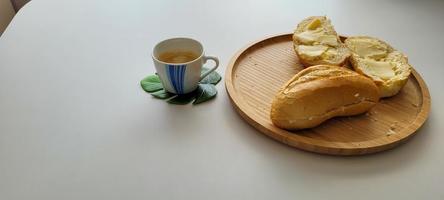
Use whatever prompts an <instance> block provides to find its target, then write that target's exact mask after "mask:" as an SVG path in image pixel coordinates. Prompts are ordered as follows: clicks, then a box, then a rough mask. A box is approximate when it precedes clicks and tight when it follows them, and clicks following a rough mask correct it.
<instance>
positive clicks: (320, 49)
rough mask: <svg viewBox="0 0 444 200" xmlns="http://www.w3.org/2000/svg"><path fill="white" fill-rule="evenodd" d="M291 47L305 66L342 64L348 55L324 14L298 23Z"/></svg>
mask: <svg viewBox="0 0 444 200" xmlns="http://www.w3.org/2000/svg"><path fill="white" fill-rule="evenodd" d="M293 47H294V50H295V52H296V54H297V55H298V57H299V60H300V62H301V63H302V64H303V65H304V66H305V67H309V66H312V65H321V64H325V65H337V66H342V65H344V64H345V63H346V61H347V59H348V57H349V56H350V52H349V50H348V49H347V47H346V46H345V45H344V44H343V43H342V42H341V40H340V38H339V36H338V34H337V33H336V31H335V29H334V28H333V25H332V24H331V22H330V20H329V19H328V18H327V17H325V16H312V17H308V18H306V19H304V20H303V21H302V22H301V23H299V24H298V25H297V28H296V30H295V31H294V34H293Z"/></svg>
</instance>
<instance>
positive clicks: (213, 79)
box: [200, 67, 222, 85]
mask: <svg viewBox="0 0 444 200" xmlns="http://www.w3.org/2000/svg"><path fill="white" fill-rule="evenodd" d="M208 70H210V69H208V68H206V67H202V73H201V74H203V73H205V72H207V71H208ZM221 79H222V77H221V76H220V75H219V74H218V73H217V72H216V71H213V72H211V73H210V74H208V76H206V77H205V78H203V79H202V80H201V81H200V83H203V84H208V83H211V84H213V85H216V84H217V83H219V81H220V80H221Z"/></svg>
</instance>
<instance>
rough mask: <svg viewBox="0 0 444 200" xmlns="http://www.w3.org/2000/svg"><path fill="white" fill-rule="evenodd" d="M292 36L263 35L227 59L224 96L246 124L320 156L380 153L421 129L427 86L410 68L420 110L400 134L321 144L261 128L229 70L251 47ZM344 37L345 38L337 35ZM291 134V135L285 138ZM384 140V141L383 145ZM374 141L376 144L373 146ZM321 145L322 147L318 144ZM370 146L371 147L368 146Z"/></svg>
mask: <svg viewBox="0 0 444 200" xmlns="http://www.w3.org/2000/svg"><path fill="white" fill-rule="evenodd" d="M291 35H292V33H281V34H275V35H271V36H265V37H263V38H261V39H258V40H255V41H253V42H250V43H249V44H247V45H245V46H244V47H242V48H241V49H240V50H238V51H237V52H236V53H235V54H234V55H233V56H232V58H231V59H230V62H229V64H228V66H227V69H226V71H225V88H226V90H227V93H228V97H229V98H230V101H231V104H232V105H233V107H234V108H235V110H236V111H237V112H238V113H239V114H240V115H241V117H242V118H243V119H244V120H245V121H247V123H248V124H250V125H251V126H253V127H254V128H256V129H257V130H259V131H260V132H261V133H263V134H265V135H267V136H268V137H271V138H273V139H274V140H277V141H279V142H281V143H284V144H286V145H289V146H292V147H296V148H298V149H301V150H305V151H310V152H315V153H321V154H330V155H363V154H370V153H376V152H380V151H384V150H387V149H391V148H393V147H395V146H397V145H398V144H401V143H402V142H404V141H406V140H407V139H409V138H411V137H412V136H414V135H415V134H416V133H417V131H418V130H419V129H420V128H421V126H422V125H423V124H424V123H425V121H426V120H427V118H428V116H429V113H430V107H431V98H430V93H429V90H428V88H427V85H426V83H425V81H424V80H423V79H422V77H421V76H420V75H419V73H418V72H417V71H416V70H415V69H414V68H413V67H412V74H411V75H412V77H413V78H414V79H415V80H416V82H417V83H418V86H419V88H420V90H421V95H422V105H421V108H420V111H419V112H418V114H417V115H416V118H415V119H414V120H413V122H412V123H411V124H410V125H409V126H407V127H404V128H403V129H402V130H401V132H398V133H397V134H395V135H392V136H390V137H378V138H374V139H372V140H366V141H363V142H349V143H345V142H329V141H323V140H317V139H312V138H308V137H303V136H300V135H297V134H294V133H291V132H289V131H286V130H283V129H280V128H277V127H275V126H271V129H270V128H268V127H266V126H265V125H263V124H262V123H264V122H262V123H261V121H260V120H255V119H253V117H252V114H251V113H249V112H248V110H247V108H246V107H247V106H246V105H243V104H244V103H243V102H242V101H241V100H240V99H239V97H238V96H237V95H235V94H236V90H235V88H234V85H233V81H232V77H233V75H234V74H233V71H234V69H235V66H236V62H237V61H238V59H239V57H240V56H241V55H242V54H243V53H244V52H246V51H247V50H248V49H250V48H251V47H253V46H255V45H258V44H259V43H261V42H264V41H267V40H271V39H275V38H280V37H291ZM341 37H346V36H341ZM288 134H292V135H288ZM383 141H384V142H383ZM375 142H376V144H375ZM322 143H324V144H322ZM372 143H373V144H372Z"/></svg>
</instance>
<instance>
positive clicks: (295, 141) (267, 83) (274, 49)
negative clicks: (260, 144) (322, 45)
mask: <svg viewBox="0 0 444 200" xmlns="http://www.w3.org/2000/svg"><path fill="white" fill-rule="evenodd" d="M302 69H303V67H302V64H301V63H300V62H299V60H298V58H297V56H296V54H295V52H294V50H293V46H292V35H291V34H283V35H278V36H273V37H269V38H266V39H263V40H260V41H257V42H254V43H252V44H251V45H248V46H247V47H245V48H243V49H242V50H240V51H239V52H238V53H236V55H234V57H233V58H232V59H231V61H230V63H229V65H228V67H227V71H226V73H225V86H226V89H227V92H228V95H229V97H230V99H231V102H232V104H233V106H234V108H235V109H236V110H237V111H238V113H239V114H240V115H241V116H242V117H243V118H244V119H245V120H246V121H247V122H248V123H249V124H251V125H252V126H253V127H255V128H256V129H258V130H259V131H261V132H262V133H264V134H266V135H267V136H269V137H271V138H273V139H275V140H277V141H280V142H282V143H285V144H287V145H290V146H293V147H296V148H299V149H303V150H307V151H311V152H317V153H322V154H331V155H363V154H369V153H375V152H379V151H383V150H386V149H390V148H393V147H395V146H396V145H398V144H401V143H402V142H404V141H406V140H407V139H408V138H410V137H411V136H413V135H414V133H415V132H416V131H417V130H418V129H419V128H420V127H421V126H422V124H423V123H424V122H425V121H426V119H427V117H428V114H429V111H430V95H429V91H428V89H427V86H426V84H425V83H424V81H423V80H422V78H421V76H420V75H419V74H418V73H417V72H416V71H415V70H414V69H413V70H412V75H411V76H410V78H409V80H408V82H407V84H406V85H405V87H404V88H403V89H402V90H401V91H400V92H399V94H397V95H396V96H394V97H390V98H384V99H382V100H381V101H380V102H379V103H378V104H377V105H376V106H375V107H373V108H372V109H371V110H370V111H369V112H368V113H366V114H363V115H358V116H353V117H336V118H333V119H330V120H328V121H326V122H324V123H323V124H321V125H320V126H318V127H315V128H312V129H306V130H301V131H294V132H290V131H287V130H283V129H280V128H278V127H275V126H274V125H273V124H272V123H271V120H270V107H271V102H272V99H273V98H274V96H275V94H276V93H277V91H278V89H279V88H280V87H281V86H282V85H283V84H284V83H285V82H286V81H288V80H289V79H290V78H291V77H292V76H294V75H295V74H296V73H297V72H299V71H300V70H302Z"/></svg>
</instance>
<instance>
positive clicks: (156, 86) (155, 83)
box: [140, 74, 163, 93]
mask: <svg viewBox="0 0 444 200" xmlns="http://www.w3.org/2000/svg"><path fill="white" fill-rule="evenodd" d="M140 86H142V88H143V90H145V91H146V92H150V93H151V92H155V91H159V90H161V89H163V86H162V83H160V79H159V76H157V75H155V74H154V75H150V76H147V77H145V78H144V79H142V81H140Z"/></svg>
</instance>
